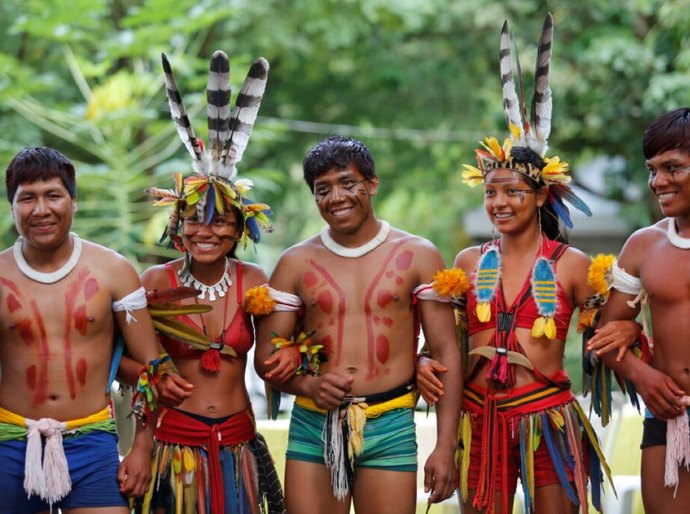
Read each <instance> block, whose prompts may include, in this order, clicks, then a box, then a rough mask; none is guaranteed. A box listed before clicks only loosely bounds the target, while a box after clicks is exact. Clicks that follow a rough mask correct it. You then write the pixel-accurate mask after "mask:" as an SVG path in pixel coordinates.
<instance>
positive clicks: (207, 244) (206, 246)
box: [196, 243, 216, 250]
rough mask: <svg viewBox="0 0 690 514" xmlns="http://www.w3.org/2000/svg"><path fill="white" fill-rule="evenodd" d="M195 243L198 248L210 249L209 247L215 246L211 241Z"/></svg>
mask: <svg viewBox="0 0 690 514" xmlns="http://www.w3.org/2000/svg"><path fill="white" fill-rule="evenodd" d="M196 245H197V246H198V247H199V248H201V249H202V250H210V249H212V248H215V247H216V245H214V244H212V243H197V244H196Z"/></svg>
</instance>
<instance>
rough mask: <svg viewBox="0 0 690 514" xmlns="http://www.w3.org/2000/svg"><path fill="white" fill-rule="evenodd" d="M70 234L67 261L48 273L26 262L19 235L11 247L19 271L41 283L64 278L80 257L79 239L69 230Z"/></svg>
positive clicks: (21, 239) (53, 281) (22, 239)
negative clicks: (70, 247) (70, 251)
mask: <svg viewBox="0 0 690 514" xmlns="http://www.w3.org/2000/svg"><path fill="white" fill-rule="evenodd" d="M70 235H71V236H72V255H70V257H69V259H67V262H65V264H63V265H62V267H61V268H60V269H56V270H55V271H51V272H50V273H43V272H42V271H36V270H35V269H33V268H32V267H31V266H30V265H29V263H28V262H26V259H25V258H24V252H22V243H23V242H24V238H23V237H22V236H19V237H18V238H17V240H16V241H15V242H14V247H13V248H12V251H13V253H14V260H15V262H16V263H17V267H18V268H19V271H21V272H22V273H23V274H24V275H26V276H27V277H29V278H30V279H31V280H35V281H36V282H40V283H41V284H54V283H55V282H58V281H59V280H62V279H63V278H65V277H66V276H67V275H69V274H70V272H71V271H72V270H73V269H74V268H76V266H77V263H78V262H79V257H81V239H80V238H79V236H78V235H77V234H75V233H74V232H70Z"/></svg>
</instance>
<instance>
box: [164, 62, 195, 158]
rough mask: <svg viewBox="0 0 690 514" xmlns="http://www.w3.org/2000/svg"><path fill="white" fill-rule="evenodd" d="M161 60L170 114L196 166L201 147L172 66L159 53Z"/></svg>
mask: <svg viewBox="0 0 690 514" xmlns="http://www.w3.org/2000/svg"><path fill="white" fill-rule="evenodd" d="M161 61H162V63H163V71H164V72H165V93H166V95H167V97H168V105H169V106H170V115H171V116H172V119H173V122H174V123H175V128H176V129H177V133H178V134H179V136H180V139H181V140H182V143H183V144H184V146H185V148H187V151H188V152H189V153H190V155H191V156H192V158H193V159H194V166H195V168H196V167H197V166H198V164H199V163H200V162H201V159H202V151H201V147H200V146H199V141H198V140H197V138H196V136H195V135H194V129H193V128H192V124H191V123H190V121H189V117H188V116H187V110H186V109H185V107H184V103H183V102H182V96H181V95H180V91H179V90H178V89H177V83H176V82H175V75H173V71H172V67H171V66H170V63H169V62H168V58H167V57H166V55H165V54H161Z"/></svg>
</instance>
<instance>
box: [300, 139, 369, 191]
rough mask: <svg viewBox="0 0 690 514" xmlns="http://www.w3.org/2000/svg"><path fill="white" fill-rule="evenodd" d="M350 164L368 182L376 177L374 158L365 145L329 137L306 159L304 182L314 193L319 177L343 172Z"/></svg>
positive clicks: (313, 149)
mask: <svg viewBox="0 0 690 514" xmlns="http://www.w3.org/2000/svg"><path fill="white" fill-rule="evenodd" d="M350 164H353V165H354V166H355V167H356V168H357V169H358V170H359V172H360V173H361V174H362V175H364V178H365V179H367V180H371V179H372V178H374V177H375V176H376V170H375V168H374V158H373V157H372V155H371V152H370V151H369V149H368V148H367V147H366V145H365V144H364V143H362V142H361V141H357V140H356V139H352V138H349V137H344V136H330V137H327V138H326V139H324V140H322V141H320V142H318V143H316V145H314V147H313V148H312V149H311V150H309V152H308V153H307V155H306V157H305V158H304V162H303V163H302V167H303V169H304V181H305V182H306V183H307V185H308V186H309V189H310V190H311V192H312V193H313V192H314V181H315V180H316V178H317V177H318V176H319V175H321V174H322V173H326V172H327V171H330V170H332V169H334V168H335V169H338V170H343V169H345V168H347V167H348V166H349V165H350Z"/></svg>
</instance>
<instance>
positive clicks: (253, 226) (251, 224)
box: [245, 216, 261, 243]
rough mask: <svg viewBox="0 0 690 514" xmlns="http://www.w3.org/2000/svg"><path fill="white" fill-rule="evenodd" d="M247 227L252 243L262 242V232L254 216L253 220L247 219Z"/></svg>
mask: <svg viewBox="0 0 690 514" xmlns="http://www.w3.org/2000/svg"><path fill="white" fill-rule="evenodd" d="M245 225H246V228H247V231H248V232H249V237H251V239H252V241H254V242H255V243H258V242H259V241H261V230H259V224H258V223H257V222H256V220H255V219H254V217H253V216H252V217H251V218H247V220H246V221H245Z"/></svg>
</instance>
